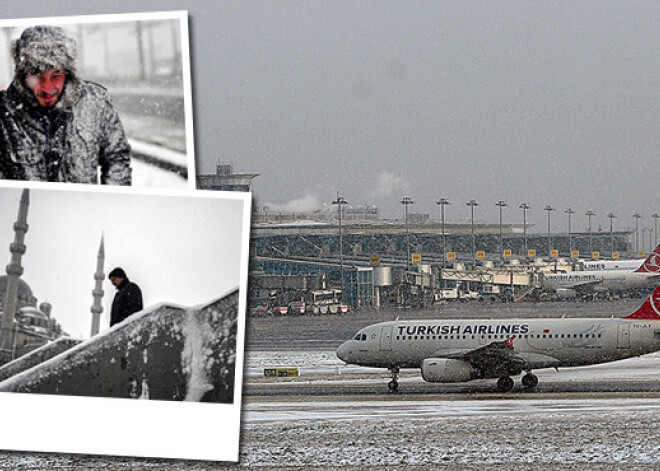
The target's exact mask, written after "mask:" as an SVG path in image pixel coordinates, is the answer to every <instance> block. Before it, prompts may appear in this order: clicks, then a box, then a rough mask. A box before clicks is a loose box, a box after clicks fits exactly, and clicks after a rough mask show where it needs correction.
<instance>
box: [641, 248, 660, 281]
mask: <svg viewBox="0 0 660 471" xmlns="http://www.w3.org/2000/svg"><path fill="white" fill-rule="evenodd" d="M635 273H656V274H660V245H658V246H657V247H656V248H655V250H654V251H653V252H651V254H650V255H649V256H648V258H647V259H646V260H644V263H642V265H641V266H640V267H639V268H638V269H637V270H635Z"/></svg>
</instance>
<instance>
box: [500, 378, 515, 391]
mask: <svg viewBox="0 0 660 471" xmlns="http://www.w3.org/2000/svg"><path fill="white" fill-rule="evenodd" d="M497 389H498V390H499V391H501V392H509V391H511V390H512V389H513V379H512V378H511V376H502V377H501V378H500V379H498V380H497Z"/></svg>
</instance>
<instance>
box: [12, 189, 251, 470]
mask: <svg viewBox="0 0 660 471" xmlns="http://www.w3.org/2000/svg"><path fill="white" fill-rule="evenodd" d="M0 186H2V187H6V188H21V189H22V188H30V189H35V190H37V191H46V190H54V191H62V192H81V193H89V192H90V191H92V192H97V193H109V194H116V193H117V192H116V191H115V190H116V189H117V188H118V187H112V186H90V185H72V184H67V185H62V184H61V183H38V182H23V181H2V182H1V184H0ZM133 193H134V194H135V196H136V197H139V195H144V196H148V195H157V196H176V197H182V198H189V199H200V198H201V199H204V198H213V199H220V200H238V201H242V203H243V220H242V226H241V230H242V234H241V235H242V241H241V253H240V281H239V303H238V329H237V334H236V363H235V365H236V367H235V378H234V402H233V404H217V403H199V402H179V401H156V400H136V399H115V398H94V397H78V396H58V395H42V394H31V393H0V417H2V422H3V424H5V426H4V427H0V449H3V450H17V451H29V452H36V451H39V452H53V453H81V454H91V455H108V456H133V457H152V458H174V459H192V460H212V461H238V456H239V438H240V420H241V397H242V390H243V363H244V356H243V355H244V346H245V344H244V341H245V313H246V306H247V274H248V254H249V242H250V216H251V203H252V195H251V193H247V192H231V191H201V190H200V191H194V192H191V191H188V190H172V189H169V190H168V189H161V188H139V189H135V190H134V191H133ZM218 243H222V241H218ZM0 249H1V248H0ZM0 260H1V259H0ZM218 269H221V268H220V267H219V268H218ZM222 294H224V293H218V297H220V296H221V295H222Z"/></svg>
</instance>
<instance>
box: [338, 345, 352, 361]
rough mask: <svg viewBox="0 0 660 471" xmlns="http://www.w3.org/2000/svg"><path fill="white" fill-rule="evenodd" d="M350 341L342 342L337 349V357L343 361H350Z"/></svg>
mask: <svg viewBox="0 0 660 471" xmlns="http://www.w3.org/2000/svg"><path fill="white" fill-rule="evenodd" d="M349 348H350V347H349V346H348V342H344V343H342V344H341V345H340V346H339V348H338V349H337V358H339V359H340V360H341V361H343V362H346V363H348V354H349V353H350V350H349Z"/></svg>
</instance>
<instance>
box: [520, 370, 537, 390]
mask: <svg viewBox="0 0 660 471" xmlns="http://www.w3.org/2000/svg"><path fill="white" fill-rule="evenodd" d="M522 385H523V388H525V389H526V390H527V391H531V390H532V389H534V388H536V386H538V385H539V378H538V377H537V376H536V375H535V374H533V373H532V372H531V371H528V372H527V373H526V374H525V375H524V376H523V377H522Z"/></svg>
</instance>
